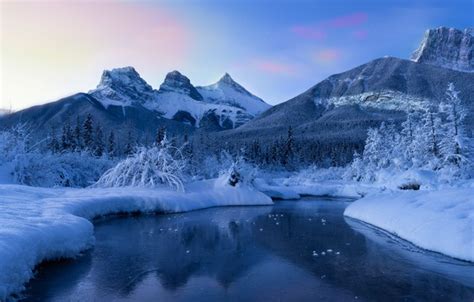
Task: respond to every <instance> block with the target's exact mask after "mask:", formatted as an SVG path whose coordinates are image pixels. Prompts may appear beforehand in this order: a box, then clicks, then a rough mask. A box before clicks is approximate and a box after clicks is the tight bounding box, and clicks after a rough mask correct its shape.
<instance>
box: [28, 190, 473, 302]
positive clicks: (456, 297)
mask: <svg viewBox="0 0 474 302" xmlns="http://www.w3.org/2000/svg"><path fill="white" fill-rule="evenodd" d="M348 204H349V201H347V200H341V199H327V198H317V199H316V198H312V199H306V200H302V201H282V202H277V203H276V204H275V205H274V206H261V207H231V208H213V209H207V210H200V211H195V212H188V213H183V214H172V215H156V216H136V217H125V218H123V217H119V218H108V219H106V220H102V221H99V222H96V230H95V233H96V239H97V241H96V245H95V247H94V249H92V250H90V251H88V252H86V253H85V254H84V255H82V256H80V257H79V258H77V259H75V260H68V261H59V262H52V263H47V264H44V265H42V266H41V267H40V268H39V269H38V272H37V277H36V279H34V280H33V281H32V282H30V283H29V284H28V286H27V290H26V291H25V292H24V293H23V294H24V296H25V300H26V301H473V300H474V266H472V265H470V264H468V263H465V262H462V261H456V260H453V259H450V258H448V257H444V256H441V255H438V254H435V253H430V252H426V251H422V250H419V249H417V248H415V247H413V246H412V245H410V244H408V243H407V242H404V241H401V240H398V239H396V238H394V237H392V236H388V235H387V234H386V233H384V232H381V231H379V230H376V229H374V228H371V227H368V226H366V225H364V224H361V223H359V222H356V221H354V220H351V219H348V218H344V217H343V215H342V213H343V211H344V208H345V207H346V206H347V205H348Z"/></svg>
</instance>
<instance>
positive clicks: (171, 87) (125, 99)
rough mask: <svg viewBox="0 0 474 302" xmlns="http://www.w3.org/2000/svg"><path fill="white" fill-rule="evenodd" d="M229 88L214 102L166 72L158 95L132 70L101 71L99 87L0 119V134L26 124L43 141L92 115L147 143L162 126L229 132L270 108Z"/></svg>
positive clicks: (237, 87)
mask: <svg viewBox="0 0 474 302" xmlns="http://www.w3.org/2000/svg"><path fill="white" fill-rule="evenodd" d="M225 78H226V77H225ZM232 82H233V81H232ZM231 84H232V85H229V87H227V86H226V88H225V94H221V95H220V99H219V101H216V98H210V97H208V96H207V95H201V93H200V92H199V91H198V89H196V87H194V86H193V85H192V84H191V81H190V80H189V79H188V78H187V77H186V76H184V75H182V74H181V73H179V72H178V71H173V72H170V73H168V74H167V75H166V77H165V80H164V81H163V84H162V85H161V86H160V88H159V89H158V90H156V89H153V87H151V86H150V85H149V84H148V83H147V82H146V81H145V80H144V79H142V78H141V76H140V74H139V73H138V72H137V71H136V70H135V69H134V68H133V67H123V68H116V69H112V70H105V71H104V72H103V73H102V76H101V78H100V82H99V84H98V85H97V87H96V88H95V89H93V90H90V91H89V92H88V93H77V94H74V95H71V96H69V97H66V98H63V99H60V100H58V101H55V102H51V103H47V104H44V105H39V106H34V107H31V108H27V109H24V110H20V111H18V112H14V113H11V114H5V115H3V116H0V129H1V128H4V127H11V126H13V125H15V124H17V123H18V122H27V123H29V124H30V125H31V128H32V129H34V132H35V133H34V135H36V136H38V137H44V136H45V135H49V134H50V133H51V132H52V131H53V129H54V131H57V132H58V131H61V129H62V128H63V127H64V126H65V125H75V123H77V121H78V120H79V121H84V119H85V117H86V116H87V115H89V114H90V115H92V116H93V118H94V121H95V123H96V124H97V125H101V127H103V128H104V130H105V132H108V131H111V130H114V131H115V132H117V133H118V134H121V135H123V136H124V137H126V136H127V135H128V133H129V132H131V133H132V135H133V136H134V137H135V138H136V139H138V140H141V141H143V142H147V141H150V140H151V139H153V137H154V135H155V134H156V131H157V129H158V128H161V127H165V128H166V129H167V130H168V132H169V133H170V134H177V135H183V134H184V133H188V134H191V133H192V132H194V131H195V130H196V129H200V130H201V131H219V130H223V129H233V128H236V127H239V126H241V125H243V124H244V123H246V122H248V121H249V120H251V119H253V118H254V117H255V116H256V115H257V114H258V113H260V112H261V111H262V109H260V108H264V107H265V108H266V107H270V106H269V105H267V104H266V103H264V102H263V101H262V100H261V99H259V98H257V97H255V96H252V95H251V94H250V93H248V92H247V91H246V90H245V89H244V88H243V87H242V86H240V85H239V84H237V83H235V82H233V83H231ZM217 86H219V87H220V86H221V85H217ZM232 87H234V88H232ZM227 95H228V96H229V97H227ZM252 101H255V103H256V104H255V105H252V103H251V102H252ZM262 103H263V105H262ZM241 104H243V105H241ZM247 108H248V110H247Z"/></svg>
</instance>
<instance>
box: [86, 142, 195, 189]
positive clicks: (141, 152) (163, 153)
mask: <svg viewBox="0 0 474 302" xmlns="http://www.w3.org/2000/svg"><path fill="white" fill-rule="evenodd" d="M185 167H186V161H185V160H184V159H183V157H182V154H181V150H180V149H179V148H176V147H174V146H172V145H171V144H170V142H169V141H168V139H167V138H166V136H165V137H164V138H163V140H162V141H161V143H159V144H155V145H153V146H152V147H149V148H147V147H138V148H137V149H136V151H135V153H133V154H132V155H131V156H129V157H128V158H126V159H124V160H123V161H121V162H119V163H118V164H117V165H116V166H115V167H113V168H112V169H110V170H108V171H107V172H105V173H104V175H102V177H100V179H99V180H98V181H97V183H96V184H95V185H94V186H96V187H146V188H155V187H158V186H169V187H171V188H173V189H176V190H177V191H184V185H183V180H184V176H183V171H184V169H185Z"/></svg>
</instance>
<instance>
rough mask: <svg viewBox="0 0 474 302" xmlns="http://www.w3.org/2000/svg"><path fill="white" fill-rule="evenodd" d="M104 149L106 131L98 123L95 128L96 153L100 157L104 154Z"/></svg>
mask: <svg viewBox="0 0 474 302" xmlns="http://www.w3.org/2000/svg"><path fill="white" fill-rule="evenodd" d="M104 149H105V148H104V132H103V131H102V127H101V126H100V125H97V127H96V128H95V139H94V155H95V156H99V157H100V156H102V155H104Z"/></svg>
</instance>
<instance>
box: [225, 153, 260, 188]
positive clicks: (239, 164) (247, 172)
mask: <svg viewBox="0 0 474 302" xmlns="http://www.w3.org/2000/svg"><path fill="white" fill-rule="evenodd" d="M229 156H230V155H229ZM231 158H232V157H231ZM257 171H258V170H257V167H255V166H254V165H252V164H250V163H249V162H248V161H246V159H245V158H244V157H243V156H237V157H236V158H232V161H231V163H230V166H227V168H226V169H225V170H222V171H221V172H220V173H219V174H220V175H219V178H220V179H222V180H223V181H225V182H226V183H227V184H228V185H230V186H233V187H235V186H239V185H242V184H243V185H252V183H253V181H254V180H255V176H256V174H257Z"/></svg>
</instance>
